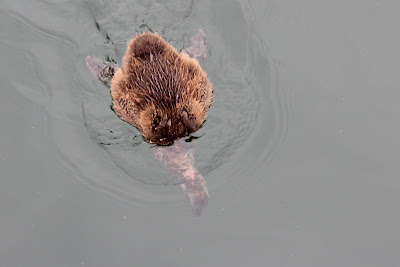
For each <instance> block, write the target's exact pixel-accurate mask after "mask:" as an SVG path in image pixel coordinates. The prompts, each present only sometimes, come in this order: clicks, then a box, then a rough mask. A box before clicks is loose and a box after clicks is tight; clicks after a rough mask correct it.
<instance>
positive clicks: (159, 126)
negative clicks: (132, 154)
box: [139, 100, 205, 145]
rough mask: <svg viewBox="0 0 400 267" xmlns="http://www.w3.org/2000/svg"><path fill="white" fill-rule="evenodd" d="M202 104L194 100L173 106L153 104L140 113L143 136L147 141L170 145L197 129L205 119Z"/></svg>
mask: <svg viewBox="0 0 400 267" xmlns="http://www.w3.org/2000/svg"><path fill="white" fill-rule="evenodd" d="M204 114H205V112H204V111H203V110H202V106H201V105H200V104H199V103H198V102H197V101H195V100H192V101H189V102H186V103H185V104H183V105H180V104H179V103H178V104H177V105H176V106H173V107H157V106H155V105H154V104H152V105H151V106H149V107H148V108H146V109H144V111H142V112H141V114H140V119H139V124H140V125H141V132H142V134H143V137H144V138H145V139H146V141H147V142H149V143H154V144H158V145H171V144H172V143H173V142H174V141H176V140H177V139H179V138H180V137H183V136H187V135H188V134H190V133H192V132H195V131H197V130H198V129H199V128H200V126H201V124H202V123H203V122H204V120H205V115H204Z"/></svg>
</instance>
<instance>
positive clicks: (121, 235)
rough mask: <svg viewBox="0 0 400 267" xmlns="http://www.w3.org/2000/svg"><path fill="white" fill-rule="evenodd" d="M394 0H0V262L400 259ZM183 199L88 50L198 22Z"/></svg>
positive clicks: (107, 55) (180, 34) (180, 39)
mask: <svg viewBox="0 0 400 267" xmlns="http://www.w3.org/2000/svg"><path fill="white" fill-rule="evenodd" d="M399 7H400V4H399V3H398V2H396V1H369V0H368V1H355V2H354V1H353V2H351V3H350V2H348V1H337V0H336V1H322V2H321V1H316V0H307V1H300V2H299V1H274V0H271V1H261V0H259V1H234V0H222V1H208V0H207V1H183V0H182V1H169V2H168V3H167V2H165V1H117V0H111V1H94V0H91V1H39V0H37V1H31V0H30V1H27V0H26V1H25V0H21V1H8V0H3V1H2V3H0V51H1V52H0V53H1V58H2V60H1V63H0V66H1V72H0V77H1V79H0V83H1V88H2V90H1V97H0V104H1V105H0V107H1V115H0V123H1V126H2V129H1V131H0V175H1V179H0V182H1V186H0V188H1V189H0V190H1V191H0V210H1V220H0V222H1V223H0V226H1V227H0V236H1V242H0V266H187V265H190V266H254V265H262V266H398V265H399V264H400V258H399V256H398V255H399V252H400V234H399V233H400V231H399V230H400V227H399V225H400V213H399V211H398V210H399V208H398V206H399V204H400V194H398V192H399V190H400V181H399V177H400V175H399V174H400V169H399V164H398V159H399V158H400V155H399V153H400V145H399V142H398V141H397V139H398V136H399V133H400V126H399V125H400V124H399V116H398V114H399V108H398V106H399V105H398V99H399V98H400V92H399V85H400V82H399V80H398V79H397V70H398V62H399V61H400V53H399V51H398V49H399V47H400V36H399V35H398V34H397V31H398V30H397V28H398V27H397V25H399V22H400V21H399V20H400V19H399V17H398V14H397V13H398V12H397V11H398V10H399ZM199 28H201V29H203V30H204V32H205V33H206V34H207V38H208V45H209V54H208V56H207V58H205V59H202V60H200V64H201V65H202V67H203V69H204V70H205V71H206V72H207V74H208V76H209V78H210V81H211V82H212V83H213V86H214V101H213V104H212V106H211V109H210V111H209V113H208V117H207V121H206V122H205V124H204V125H203V127H202V128H201V129H200V130H199V131H198V132H196V133H195V134H194V135H195V136H196V137H199V138H197V139H196V140H195V141H194V142H193V149H194V159H195V160H194V164H195V166H196V168H197V170H198V171H199V173H201V174H202V175H203V176H204V179H205V181H206V182H207V187H208V192H209V195H210V199H209V201H208V205H207V206H206V207H205V208H204V211H203V214H202V216H200V217H198V216H194V215H193V214H192V212H191V207H190V203H189V201H188V199H187V198H186V196H185V194H184V193H183V192H182V190H181V188H180V186H179V185H180V183H181V181H179V180H177V179H176V178H174V177H172V176H171V175H170V174H169V172H168V171H167V170H166V169H165V168H164V166H163V165H162V164H161V163H160V161H159V160H158V159H157V158H156V157H155V152H154V150H155V147H154V146H152V145H149V144H147V143H145V142H144V141H143V139H142V138H141V136H140V134H139V132H138V131H137V130H136V129H135V128H134V127H132V126H130V125H129V124H127V123H125V122H123V121H121V120H120V119H119V118H118V117H117V116H116V115H115V114H114V112H113V111H112V110H111V109H110V104H111V99H110V94H109V88H108V87H107V86H105V85H103V84H101V83H99V82H98V81H96V80H95V79H94V78H93V76H92V75H91V73H90V72H89V71H88V70H87V68H86V66H85V57H86V56H87V55H93V56H96V57H98V58H102V59H105V60H109V61H112V62H115V63H117V64H120V62H121V57H122V55H123V54H124V52H125V48H126V43H127V41H128V40H130V39H131V38H132V37H133V36H134V35H135V34H136V33H138V32H143V31H146V30H151V31H154V32H158V33H159V34H160V35H161V36H163V37H164V38H165V39H166V40H168V41H169V42H170V43H171V44H172V45H174V46H175V47H176V48H177V49H178V50H180V49H182V48H183V47H186V46H187V45H188V42H189V38H190V36H191V35H192V34H194V33H195V32H196V31H197V29H199Z"/></svg>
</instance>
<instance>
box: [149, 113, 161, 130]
mask: <svg viewBox="0 0 400 267" xmlns="http://www.w3.org/2000/svg"><path fill="white" fill-rule="evenodd" d="M160 122H161V117H160V115H158V114H157V113H155V114H153V121H152V122H151V129H152V130H153V131H155V130H156V129H157V127H158V125H160Z"/></svg>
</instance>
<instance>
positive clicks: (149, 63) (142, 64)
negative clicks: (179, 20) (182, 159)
mask: <svg viewBox="0 0 400 267" xmlns="http://www.w3.org/2000/svg"><path fill="white" fill-rule="evenodd" d="M212 91H213V88H212V85H211V83H210V82H209V80H208V78H207V75H206V73H205V72H204V71H203V69H202V68H201V66H200V64H199V62H198V61H197V60H196V59H193V58H190V57H189V56H188V55H186V54H183V53H178V52H177V51H176V49H175V48H174V47H173V46H171V45H170V44H168V43H167V42H165V41H164V40H163V39H162V38H161V37H160V36H159V35H157V34H156V33H150V32H146V33H143V34H138V35H136V36H135V37H134V38H133V39H132V40H131V41H130V42H129V44H128V47H127V50H126V53H125V55H124V57H123V59H122V68H120V69H119V70H118V71H117V72H116V73H115V75H114V77H113V78H112V80H111V96H112V98H113V109H114V111H115V112H116V113H117V114H118V116H119V117H120V118H121V119H122V120H124V121H126V122H128V123H130V124H132V125H133V126H135V127H136V128H138V129H139V131H140V132H141V133H142V135H143V136H144V138H145V139H146V141H147V142H150V143H156V144H159V145H168V144H171V143H173V142H174V141H175V140H177V139H179V138H180V137H183V136H186V135H188V134H189V133H191V132H194V131H196V130H198V129H199V128H200V126H201V124H202V123H203V122H204V120H205V118H206V112H207V110H208V108H209V106H210V104H211V101H212V97H213V95H212Z"/></svg>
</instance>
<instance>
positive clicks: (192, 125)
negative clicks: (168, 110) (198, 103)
mask: <svg viewBox="0 0 400 267" xmlns="http://www.w3.org/2000/svg"><path fill="white" fill-rule="evenodd" d="M181 116H182V122H183V124H184V125H185V127H186V128H187V129H188V130H189V132H190V133H192V132H195V131H197V130H198V129H199V125H198V123H197V119H196V117H195V116H194V115H193V114H191V113H190V112H189V111H188V110H187V109H186V108H184V109H183V110H182V113H181Z"/></svg>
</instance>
